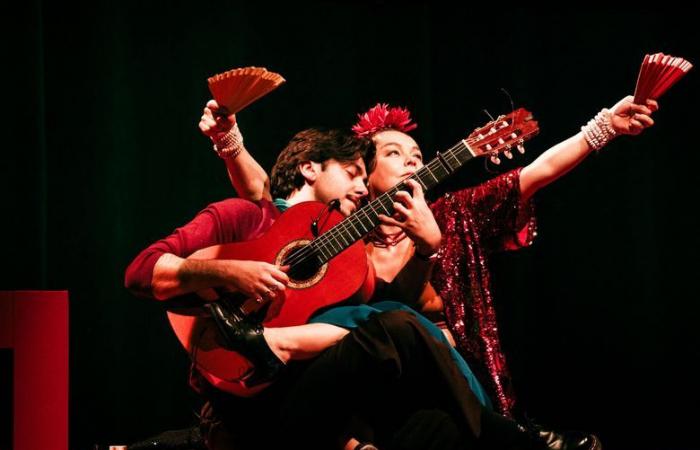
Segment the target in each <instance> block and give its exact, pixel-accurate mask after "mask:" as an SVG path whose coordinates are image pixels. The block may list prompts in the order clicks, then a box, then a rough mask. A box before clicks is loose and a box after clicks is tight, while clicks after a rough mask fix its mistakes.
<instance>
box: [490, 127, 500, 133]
mask: <svg viewBox="0 0 700 450" xmlns="http://www.w3.org/2000/svg"><path fill="white" fill-rule="evenodd" d="M496 131H498V128H496V127H495V126H493V127H491V129H490V130H489V134H493V133H495V132H496Z"/></svg>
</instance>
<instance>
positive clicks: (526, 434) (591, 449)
mask: <svg viewBox="0 0 700 450" xmlns="http://www.w3.org/2000/svg"><path fill="white" fill-rule="evenodd" d="M479 439H480V444H481V446H480V448H481V449H489V450H490V449H508V450H602V448H603V446H602V445H601V443H600V440H599V439H598V437H597V436H596V435H594V434H589V433H583V432H581V431H563V432H559V431H552V430H547V429H544V428H543V427H542V426H540V425H537V424H535V423H534V422H531V421H529V420H528V421H527V425H526V426H523V425H520V424H518V423H517V422H515V421H514V420H512V419H509V418H507V417H504V416H502V415H500V414H496V413H494V412H492V411H486V410H483V411H482V414H481V436H480V438H479Z"/></svg>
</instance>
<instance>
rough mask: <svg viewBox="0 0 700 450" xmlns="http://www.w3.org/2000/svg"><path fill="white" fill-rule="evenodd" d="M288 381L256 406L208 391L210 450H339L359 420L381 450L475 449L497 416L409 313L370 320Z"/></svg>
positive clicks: (293, 371)
mask: <svg viewBox="0 0 700 450" xmlns="http://www.w3.org/2000/svg"><path fill="white" fill-rule="evenodd" d="M290 372H291V373H290V374H288V375H289V376H287V377H286V379H284V380H280V382H278V383H275V384H274V385H273V386H272V387H270V388H268V389H267V390H265V391H263V392H262V393H261V394H260V395H258V396H256V397H254V398H239V397H233V396H230V395H226V394H223V393H221V392H220V391H215V392H209V393H208V395H207V396H208V397H209V402H208V403H207V405H205V408H204V410H203V414H202V425H203V429H202V431H203V434H204V436H205V439H206V440H207V441H208V445H209V447H210V448H213V449H216V450H223V449H226V450H233V449H235V450H238V449H241V450H246V449H264V448H285V447H288V448H305V449H319V450H320V449H324V450H328V449H333V448H341V444H342V439H341V437H342V436H343V435H344V434H346V432H347V431H348V430H347V426H348V424H350V423H352V422H353V418H360V419H361V420H362V421H363V422H364V423H365V424H367V425H368V428H369V430H370V431H371V438H372V442H373V443H375V444H376V445H377V446H378V447H379V448H380V449H382V450H384V449H397V450H398V449H401V450H404V449H406V450H408V449H422V450H425V449H448V450H451V449H474V448H478V446H477V443H478V440H479V439H478V438H479V435H480V434H481V419H482V417H483V416H484V414H487V417H491V416H492V414H491V413H488V412H486V411H484V410H483V408H482V406H481V404H480V403H479V402H478V400H477V399H476V397H475V396H474V394H473V393H472V391H471V390H470V388H469V385H468V383H467V382H466V380H465V379H464V377H462V375H461V374H460V373H459V371H458V370H457V368H456V366H455V365H454V363H453V362H452V359H451V357H450V355H449V352H448V350H447V348H445V347H444V346H443V345H442V344H440V343H438V342H437V341H436V340H435V339H434V338H433V337H432V336H431V335H430V334H429V333H428V332H427V331H425V330H424V329H423V327H422V326H421V325H420V324H419V323H418V321H417V320H416V319H415V317H414V316H413V315H412V314H410V313H407V312H403V311H392V312H385V313H380V314H376V315H374V316H372V317H371V319H370V320H368V321H367V323H365V324H363V325H362V326H360V327H358V328H356V329H354V330H353V331H352V332H351V333H349V334H348V335H347V336H346V337H345V338H344V339H343V340H342V341H341V342H339V343H338V344H337V345H335V346H334V347H332V348H329V349H328V350H326V351H325V352H323V353H322V354H321V355H320V356H319V357H317V358H316V359H315V360H313V361H311V362H310V363H307V364H302V365H294V367H290ZM488 422H489V423H490V419H489V421H488ZM350 432H351V433H353V430H350Z"/></svg>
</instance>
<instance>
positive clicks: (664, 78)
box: [634, 53, 693, 104]
mask: <svg viewBox="0 0 700 450" xmlns="http://www.w3.org/2000/svg"><path fill="white" fill-rule="evenodd" d="M692 67H693V65H692V64H691V63H690V62H688V61H686V60H685V59H683V58H678V57H675V56H671V55H664V54H663V53H655V54H653V55H645V56H644V60H643V61H642V67H640V68H639V75H638V76H637V86H636V87H635V89H634V102H635V103H638V104H640V103H644V101H645V100H646V99H649V98H650V99H653V100H656V99H657V98H659V97H661V95H662V94H663V93H664V92H666V91H667V90H668V89H669V88H670V87H671V86H673V85H674V84H676V82H678V80H680V79H681V78H683V77H684V76H685V74H686V73H688V71H689V70H690V69H691V68H692Z"/></svg>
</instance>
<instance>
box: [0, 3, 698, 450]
mask: <svg viewBox="0 0 700 450" xmlns="http://www.w3.org/2000/svg"><path fill="white" fill-rule="evenodd" d="M669 9H670V8H669ZM0 21H1V24H2V26H1V27H0V38H2V42H3V44H2V48H3V55H2V61H3V69H2V72H3V79H4V80H5V82H4V83H3V87H4V95H3V97H4V102H3V103H4V105H3V106H4V107H3V108H2V122H1V123H2V126H3V136H2V138H3V141H2V142H3V144H2V148H3V150H2V154H3V162H2V164H0V175H1V179H2V186H1V188H2V209H1V210H2V217H3V219H2V220H1V221H0V222H2V227H3V228H2V230H3V234H4V235H5V236H6V237H5V238H6V239H7V240H8V242H9V249H6V250H5V251H4V256H3V258H2V267H3V268H2V284H1V285H0V288H2V289H68V290H69V291H70V296H71V310H70V312H71V349H70V350H71V361H70V362H71V391H70V399H71V410H70V424H71V448H72V449H88V448H91V447H90V446H91V445H92V444H93V443H96V442H100V443H109V442H111V443H116V442H130V441H133V440H136V439H140V438H143V437H146V436H148V435H149V434H154V433H157V432H159V431H162V430H164V429H168V428H176V427H184V426H187V425H189V424H191V423H193V420H194V418H193V410H194V409H195V408H196V405H197V400H196V398H195V397H194V395H192V394H191V393H190V392H189V390H188V386H187V367H188V364H187V360H186V357H185V354H184V352H182V351H181V350H180V348H179V346H178V345H177V344H176V342H175V339H174V338H173V336H172V335H171V334H170V331H169V329H168V326H167V324H166V322H165V319H164V316H163V314H162V312H161V310H160V308H159V306H158V305H156V304H155V302H149V301H147V300H141V299H136V298H134V297H132V296H131V295H130V294H129V293H127V292H126V291H125V289H124V288H123V286H122V280H123V272H124V268H125V267H126V265H127V264H128V263H129V261H130V260H131V258H133V257H134V256H135V255H136V253H137V252H138V251H139V250H140V249H141V248H143V247H145V246H146V245H147V244H148V243H150V242H152V241H153V240H155V239H157V238H158V237H161V236H163V235H165V234H167V233H169V232H170V231H171V230H172V229H173V228H174V227H176V226H177V225H179V224H182V223H184V222H185V221H187V220H189V218H191V217H192V216H193V215H194V214H195V213H196V212H197V211H198V210H199V209H200V208H202V207H203V206H204V205H206V204H207V203H209V202H212V201H215V200H220V199H222V198H224V197H226V196H230V195H231V193H232V190H231V188H230V187H229V185H228V181H227V178H226V175H225V172H224V170H223V166H222V164H221V163H220V161H219V160H218V159H217V158H216V157H215V155H214V154H213V152H212V151H211V148H210V146H209V144H208V142H207V140H206V139H204V138H203V137H202V136H201V135H200V134H199V131H198V129H197V121H198V118H199V116H200V115H201V108H202V107H203V105H204V103H205V102H206V100H207V99H208V98H209V94H208V91H207V88H206V83H205V81H206V78H207V77H208V76H210V75H212V74H214V73H217V72H220V71H224V70H227V69H230V68H232V67H241V66H246V65H258V66H265V67H267V68H269V69H271V70H275V71H278V72H280V73H282V74H283V75H284V76H285V77H286V78H287V80H288V82H287V84H285V85H284V86H283V87H282V88H281V89H279V90H278V91H277V92H275V93H273V94H271V95H270V96H269V97H266V98H264V99H262V100H261V101H259V102H258V103H256V104H254V105H252V106H251V107H249V108H248V109H246V110H245V111H244V112H243V113H241V114H240V117H239V121H240V123H241V127H242V129H243V132H244V134H245V139H246V143H247V145H248V147H249V148H250V149H251V150H252V151H253V152H254V153H255V155H256V156H257V157H258V159H259V160H260V161H261V162H262V164H263V165H264V166H265V167H266V168H267V169H269V168H270V167H271V165H272V162H273V161H274V158H275V156H276V154H277V152H278V151H279V149H281V147H282V146H283V145H284V144H285V142H286V141H287V140H288V139H289V137H291V135H292V134H293V133H294V132H296V131H298V130H300V129H302V128H306V127H309V126H312V125H329V126H349V125H350V124H351V123H352V122H353V120H354V118H355V113H357V112H360V111H363V110H364V109H366V108H367V107H369V106H371V105H373V104H374V103H376V102H377V101H388V102H392V103H395V104H400V105H405V106H408V107H409V108H410V109H411V111H412V112H413V114H414V116H415V118H416V120H417V121H418V123H419V125H420V126H419V129H418V130H417V133H416V137H417V139H418V141H419V142H420V143H421V145H422V146H423V148H424V150H425V151H426V152H427V153H428V154H430V153H432V152H434V151H435V150H439V149H443V148H445V147H447V146H449V145H451V144H452V143H454V142H455V141H456V140H458V139H460V138H462V137H464V136H465V134H466V133H467V132H468V131H469V130H470V129H472V128H473V127H475V126H476V125H478V124H480V123H482V122H484V121H485V120H486V116H485V115H484V113H483V112H482V109H484V108H485V109H488V110H489V111H490V112H491V113H494V114H495V113H500V112H504V111H506V112H507V110H508V109H509V107H510V106H509V102H508V100H507V98H506V97H505V95H504V94H503V93H502V92H501V91H500V88H502V87H503V88H506V89H507V90H508V91H509V92H510V94H511V95H512V97H513V99H514V101H515V103H516V106H526V107H528V108H529V109H531V110H532V111H534V112H535V114H536V116H537V118H538V119H539V120H540V126H541V129H542V131H541V134H540V135H539V136H538V137H537V138H535V140H534V141H532V142H531V143H530V145H529V153H528V154H527V155H526V156H525V157H524V158H523V157H521V158H519V159H518V161H517V163H518V164H522V163H526V162H529V161H531V160H532V158H533V157H534V156H536V155H537V154H539V153H541V152H542V151H543V150H545V149H546V148H548V147H549V146H550V145H553V144H554V143H556V142H558V141H560V140H562V139H564V138H566V137H568V136H569V135H571V134H573V133H575V132H576V131H577V130H578V127H579V126H580V125H582V124H583V123H585V122H586V121H587V120H588V119H589V118H590V117H592V115H593V114H595V113H596V112H597V111H598V110H599V109H600V108H601V107H604V106H611V105H612V104H613V103H614V102H615V101H616V100H618V98H619V97H621V96H622V95H623V94H625V93H630V92H631V91H632V89H633V87H634V82H635V78H636V74H637V70H638V67H639V64H640V62H641V59H642V57H643V55H644V53H648V52H649V53H650V52H656V51H664V52H667V53H672V54H677V55H680V56H684V57H686V58H687V59H690V60H691V61H693V62H696V63H700V58H699V57H698V56H699V54H698V53H699V52H698V42H700V40H699V39H698V32H697V26H698V25H697V23H696V22H697V20H695V19H693V16H692V15H691V14H690V13H689V12H688V11H677V10H674V11H673V13H671V12H658V11H642V12H632V11H629V10H620V11H617V12H605V11H602V10H600V9H599V8H598V7H597V6H592V5H591V6H585V7H582V8H581V9H580V10H579V12H578V13H577V14H568V13H567V14H564V13H555V12H551V11H548V12H540V11H530V10H525V9H515V10H510V9H508V8H506V7H504V6H501V5H496V4H494V6H493V9H491V10H488V9H479V10H473V9H472V8H467V7H459V6H438V5H426V4H421V3H416V2H414V3H410V4H400V3H398V2H396V3H394V2H368V3H364V4H353V3H350V2H347V3H339V4H312V5H307V6H282V7H279V6H273V5H272V4H269V5H264V4H262V3H255V5H254V6H253V5H247V6H241V5H235V4H233V3H229V4H225V3H224V2H219V3H195V2H169V3H168V2H162V3H159V4H153V3H151V2H118V3H117V2H113V3H112V2H94V3H93V4H91V5H89V6H78V5H71V4H63V3H59V2H41V1H38V0H33V1H28V2H26V3H25V4H24V5H23V6H22V7H21V9H20V10H18V11H12V12H10V11H6V12H5V13H3V14H2V19H0ZM661 106H662V109H661V111H659V113H658V114H657V115H656V117H655V118H656V120H657V126H656V127H654V128H653V129H651V130H649V131H648V132H646V133H645V134H644V135H643V136H641V137H639V138H636V139H627V138H622V139H619V140H618V141H616V142H615V143H614V144H612V145H610V146H609V147H607V148H606V149H604V150H603V151H602V152H600V154H598V155H596V156H592V157H589V158H588V160H586V161H585V162H584V163H583V164H582V166H581V167H579V168H578V169H577V170H576V171H575V172H574V173H572V174H570V175H569V176H567V177H566V178H565V179H563V180H561V181H559V182H557V183H556V184H555V185H553V186H551V187H549V188H548V189H546V190H545V191H543V192H541V193H540V194H539V195H538V201H537V204H538V212H539V220H540V222H539V223H540V236H539V237H538V239H537V241H536V243H535V245H534V246H533V247H532V248H529V249H526V250H524V251H521V252H518V253H511V254H506V255H501V256H499V257H497V258H496V260H495V261H494V281H495V284H496V292H495V298H496V303H497V306H498V309H499V312H500V314H501V330H502V335H503V341H504V347H505V349H506V351H507V353H508V355H509V356H510V363H511V367H512V372H513V374H514V377H515V382H516V387H517V391H518V392H519V396H520V400H521V403H522V404H523V406H524V407H525V409H526V410H527V411H529V414H530V415H532V416H534V417H535V418H536V419H538V420H539V421H540V422H544V423H547V424H552V425H556V426H560V427H565V428H583V429H589V430H595V431H598V432H599V433H600V434H601V437H602V438H603V440H604V443H605V444H606V448H609V449H615V448H618V449H627V448H637V449H647V448H648V449H652V448H665V449H671V448H684V449H685V448H697V443H696V441H697V440H696V438H695V436H694V434H693V433H691V431H690V428H691V425H692V424H694V421H695V420H694V419H695V418H696V417H697V411H696V409H695V408H696V405H697V404H698V401H699V400H700V398H698V397H699V396H698V392H699V391H698V388H697V386H696V377H695V376H694V373H693V372H692V370H691V367H692V366H694V365H697V363H698V355H699V352H698V344H700V339H699V338H698V332H697V326H696V317H695V316H696V313H697V312H698V311H699V310H700V308H699V307H698V306H697V303H696V302H697V299H698V295H697V294H696V293H695V291H694V287H695V283H694V282H695V279H696V277H697V274H696V271H697V270H696V269H697V267H698V265H697V263H696V262H695V256H696V255H695V253H696V250H697V248H698V246H697V241H698V239H697V230H698V219H696V218H694V217H695V216H696V211H694V210H695V209H696V205H697V195H698V187H697V182H698V175H697V164H698V156H697V153H696V152H697V148H698V145H697V143H696V142H695V139H696V135H697V129H698V125H697V122H698V120H697V114H696V109H697V106H698V83H697V73H691V75H690V76H688V77H687V78H686V79H684V80H682V81H681V82H680V83H679V84H678V85H677V86H676V87H674V88H673V89H672V90H671V91H670V92H669V93H668V94H667V95H666V96H665V97H664V98H662V99H661ZM512 167H515V163H511V164H509V165H507V166H506V167H505V168H512ZM500 170H502V169H500ZM487 175H488V174H487V173H486V171H485V170H484V167H483V164H480V163H476V164H474V165H473V166H472V167H469V168H467V170H465V171H464V172H463V173H462V174H461V176H460V179H459V181H458V182H456V184H462V185H468V184H473V183H475V182H476V181H477V180H481V179H484V178H485V177H486V176H487ZM682 411H689V412H682Z"/></svg>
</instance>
